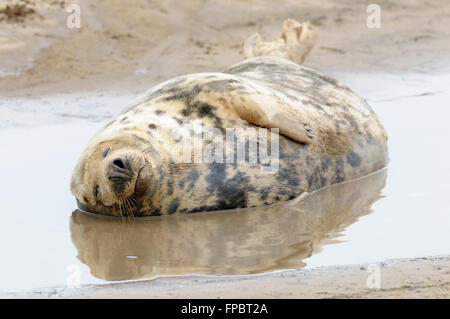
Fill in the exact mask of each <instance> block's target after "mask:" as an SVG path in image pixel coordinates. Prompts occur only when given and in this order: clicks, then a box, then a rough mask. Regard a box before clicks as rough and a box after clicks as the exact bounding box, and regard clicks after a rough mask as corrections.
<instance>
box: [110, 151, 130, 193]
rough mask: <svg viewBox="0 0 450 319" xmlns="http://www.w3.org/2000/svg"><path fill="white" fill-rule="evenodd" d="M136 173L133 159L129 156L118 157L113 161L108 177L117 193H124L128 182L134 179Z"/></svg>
mask: <svg viewBox="0 0 450 319" xmlns="http://www.w3.org/2000/svg"><path fill="white" fill-rule="evenodd" d="M133 177H134V173H133V168H132V165H131V161H130V160H129V159H127V158H116V159H114V160H112V161H111V163H110V165H109V171H108V179H109V180H110V181H111V186H112V188H113V190H114V191H115V192H116V193H119V194H120V193H123V192H124V191H125V189H126V187H127V184H128V183H129V182H130V181H132V180H133Z"/></svg>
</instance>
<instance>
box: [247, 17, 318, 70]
mask: <svg viewBox="0 0 450 319" xmlns="http://www.w3.org/2000/svg"><path fill="white" fill-rule="evenodd" d="M317 37H318V33H317V30H316V28H314V27H313V26H312V25H311V24H310V23H309V22H304V23H299V22H298V21H296V20H293V19H287V20H285V21H284V23H283V31H282V33H281V34H280V36H279V37H278V39H277V40H275V41H272V42H263V40H262V37H261V36H260V35H259V34H257V33H255V34H253V35H252V36H251V37H249V38H248V39H247V40H246V41H245V43H244V53H245V57H246V58H252V57H256V56H268V55H269V56H277V57H281V58H285V59H288V60H291V61H293V62H295V63H297V64H302V63H303V62H304V61H305V59H306V56H307V55H308V54H309V52H310V51H311V50H312V48H313V47H314V45H315V44H316V42H317Z"/></svg>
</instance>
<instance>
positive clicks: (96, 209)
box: [76, 164, 146, 218]
mask: <svg viewBox="0 0 450 319" xmlns="http://www.w3.org/2000/svg"><path fill="white" fill-rule="evenodd" d="M145 166H146V164H144V165H143V166H142V167H141V169H139V171H138V173H137V176H136V179H135V181H134V186H133V188H132V189H133V191H132V192H131V193H130V194H129V195H128V196H126V197H124V198H122V199H120V200H118V201H117V202H116V203H114V204H113V205H110V206H106V205H103V204H102V203H101V202H97V203H96V204H95V205H87V204H84V203H82V202H80V201H79V200H78V199H76V202H77V206H78V209H79V210H81V211H83V212H87V213H91V214H96V215H107V216H116V217H121V218H130V217H136V216H137V215H138V214H139V212H138V204H139V202H138V185H139V182H140V177H141V172H142V171H143V170H144V168H145Z"/></svg>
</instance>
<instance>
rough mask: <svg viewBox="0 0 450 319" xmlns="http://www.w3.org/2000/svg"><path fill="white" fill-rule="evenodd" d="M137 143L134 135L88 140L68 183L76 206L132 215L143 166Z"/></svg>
mask: <svg viewBox="0 0 450 319" xmlns="http://www.w3.org/2000/svg"><path fill="white" fill-rule="evenodd" d="M137 144H138V142H137V141H136V139H135V138H132V137H127V136H118V137H114V138H108V139H105V140H102V139H96V140H94V141H91V143H89V145H88V147H87V148H86V150H85V151H84V152H83V153H82V154H81V157H80V159H79V160H78V163H77V165H76V166H75V170H74V172H73V175H72V179H71V183H70V188H71V191H72V194H73V195H74V196H75V197H76V198H77V203H78V207H79V208H80V209H82V210H85V211H88V212H93V213H98V214H104V215H115V216H122V217H123V216H134V215H135V214H136V212H137V205H138V200H139V192H140V190H141V189H143V188H144V187H145V185H144V184H145V183H146V182H145V179H144V178H143V175H145V174H146V173H145V170H144V168H145V167H146V165H147V161H146V158H145V155H144V153H143V152H141V151H140V149H142V148H141V147H140V145H137Z"/></svg>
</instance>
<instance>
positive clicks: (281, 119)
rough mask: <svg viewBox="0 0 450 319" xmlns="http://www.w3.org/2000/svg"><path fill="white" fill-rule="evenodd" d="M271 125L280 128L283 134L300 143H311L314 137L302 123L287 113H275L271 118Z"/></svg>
mask: <svg viewBox="0 0 450 319" xmlns="http://www.w3.org/2000/svg"><path fill="white" fill-rule="evenodd" d="M270 127H271V128H279V129H280V133H281V134H282V135H284V136H286V137H289V138H290V139H293V140H294V141H297V142H299V143H303V144H309V143H310V142H311V139H312V138H313V135H312V134H310V133H309V132H308V131H307V130H306V129H305V127H304V126H303V125H301V123H299V122H298V121H296V120H295V119H293V118H292V117H289V115H287V114H283V113H278V114H275V115H274V116H273V117H272V119H271V122H270Z"/></svg>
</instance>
